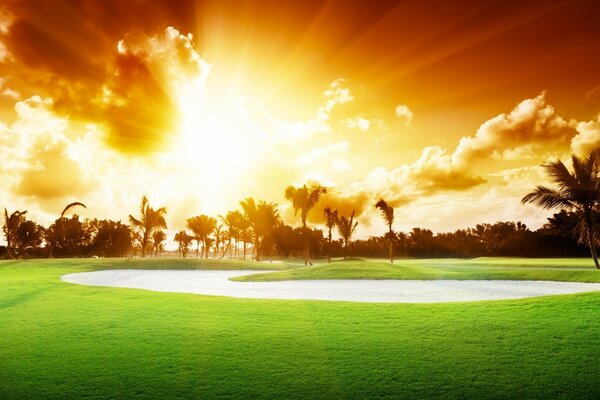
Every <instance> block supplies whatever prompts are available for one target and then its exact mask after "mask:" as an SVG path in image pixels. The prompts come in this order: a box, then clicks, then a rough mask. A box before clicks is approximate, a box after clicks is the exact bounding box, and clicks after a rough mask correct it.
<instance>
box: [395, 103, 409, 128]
mask: <svg viewBox="0 0 600 400" xmlns="http://www.w3.org/2000/svg"><path fill="white" fill-rule="evenodd" d="M396 116H397V117H398V118H399V119H400V121H402V122H403V123H404V125H406V126H408V125H410V123H411V122H412V119H413V113H412V111H410V109H409V108H408V106H406V105H404V104H399V105H398V106H396Z"/></svg>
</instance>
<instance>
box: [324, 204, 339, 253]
mask: <svg viewBox="0 0 600 400" xmlns="http://www.w3.org/2000/svg"><path fill="white" fill-rule="evenodd" d="M323 213H324V215H325V218H326V219H327V220H326V221H325V226H326V227H327V229H328V231H329V232H328V235H327V262H329V263H330V262H331V230H332V229H333V227H334V226H336V224H337V220H338V215H337V210H333V211H332V210H331V208H329V207H325V209H324V210H323Z"/></svg>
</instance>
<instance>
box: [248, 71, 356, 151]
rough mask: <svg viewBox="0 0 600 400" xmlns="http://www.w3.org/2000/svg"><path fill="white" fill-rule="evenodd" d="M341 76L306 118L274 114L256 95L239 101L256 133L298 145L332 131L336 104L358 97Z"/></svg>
mask: <svg viewBox="0 0 600 400" xmlns="http://www.w3.org/2000/svg"><path fill="white" fill-rule="evenodd" d="M344 84H345V80H344V79H342V78H340V79H336V80H335V81H333V82H332V83H330V84H329V85H328V86H327V88H325V90H324V92H323V96H324V97H325V103H324V104H322V105H321V106H320V107H318V108H317V110H316V112H315V114H314V115H312V116H310V117H308V118H307V119H305V120H296V121H287V120H283V119H279V118H277V117H275V116H273V115H271V114H270V113H269V112H268V111H267V110H266V109H265V108H264V107H263V106H262V105H261V104H259V103H258V102H256V101H255V100H254V99H252V98H245V99H243V100H241V101H240V102H239V108H240V111H241V112H242V114H243V117H244V119H245V121H246V123H247V125H248V127H249V128H250V129H252V130H253V132H254V134H255V135H256V136H257V137H259V138H261V140H264V141H267V142H268V143H269V144H271V145H275V146H277V145H288V146H295V145H296V144H297V143H299V142H302V141H307V140H309V139H311V138H312V137H313V136H314V135H316V134H319V133H327V132H330V131H331V126H330V118H331V117H330V114H331V112H332V111H333V110H334V108H335V107H337V106H339V105H341V104H345V103H348V102H350V101H352V100H353V99H354V96H353V95H352V92H351V91H350V89H349V88H348V87H345V86H344Z"/></svg>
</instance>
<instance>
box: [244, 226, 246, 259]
mask: <svg viewBox="0 0 600 400" xmlns="http://www.w3.org/2000/svg"><path fill="white" fill-rule="evenodd" d="M245 259H246V231H244V260H245Z"/></svg>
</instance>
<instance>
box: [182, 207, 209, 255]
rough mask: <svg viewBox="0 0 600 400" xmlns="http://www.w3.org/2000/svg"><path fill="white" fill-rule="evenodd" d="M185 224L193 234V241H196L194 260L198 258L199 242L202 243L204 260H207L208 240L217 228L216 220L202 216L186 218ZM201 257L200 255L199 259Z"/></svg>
mask: <svg viewBox="0 0 600 400" xmlns="http://www.w3.org/2000/svg"><path fill="white" fill-rule="evenodd" d="M186 222H187V224H186V225H187V227H188V228H189V229H190V230H191V231H192V232H193V233H194V239H195V240H196V258H198V248H199V247H200V242H202V243H203V248H202V253H206V258H208V238H209V236H210V235H211V234H212V233H213V231H214V230H215V228H216V227H217V220H216V219H214V218H213V217H209V216H208V215H204V214H202V215H198V216H196V217H191V218H188V219H187V220H186ZM202 256H203V254H201V255H200V258H202Z"/></svg>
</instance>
